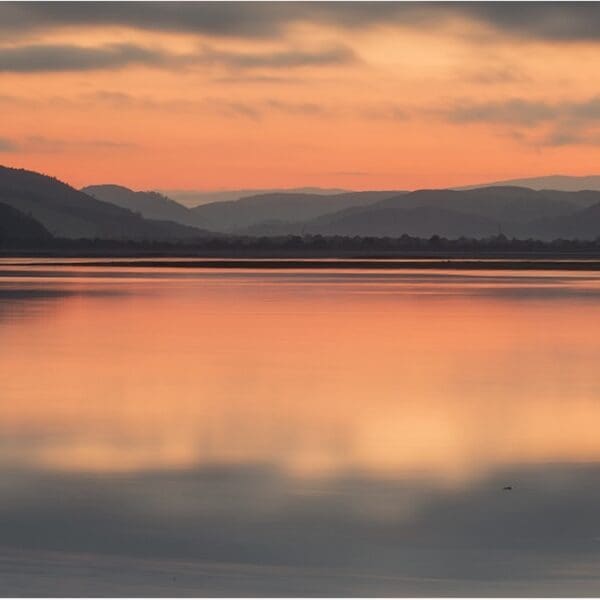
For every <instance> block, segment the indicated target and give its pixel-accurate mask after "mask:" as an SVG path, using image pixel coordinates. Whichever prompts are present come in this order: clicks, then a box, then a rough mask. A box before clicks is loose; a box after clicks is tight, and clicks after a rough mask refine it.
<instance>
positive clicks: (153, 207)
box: [81, 184, 192, 225]
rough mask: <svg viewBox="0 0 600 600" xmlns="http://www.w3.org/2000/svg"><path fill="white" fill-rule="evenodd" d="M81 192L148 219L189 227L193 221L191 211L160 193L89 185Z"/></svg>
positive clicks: (109, 185) (122, 187)
mask: <svg viewBox="0 0 600 600" xmlns="http://www.w3.org/2000/svg"><path fill="white" fill-rule="evenodd" d="M81 191H82V192H83V193H84V194H88V196H92V197H93V198H96V199H97V200H102V201H103V202H110V203H111V204H116V205H117V206H120V207H121V208H127V209H128V210H131V211H133V212H136V213H140V214H141V215H142V216H143V217H145V218H147V219H158V220H165V221H174V222H175V223H181V224H183V225H189V224H190V222H191V220H192V217H191V215H190V210H189V209H188V208H187V207H186V206H182V205H181V204H179V203H178V202H176V201H175V200H171V198H168V197H167V196H163V194H159V193H158V192H135V191H133V190H130V189H129V188H126V187H124V186H122V185H114V184H105V185H89V186H87V187H84V188H82V189H81Z"/></svg>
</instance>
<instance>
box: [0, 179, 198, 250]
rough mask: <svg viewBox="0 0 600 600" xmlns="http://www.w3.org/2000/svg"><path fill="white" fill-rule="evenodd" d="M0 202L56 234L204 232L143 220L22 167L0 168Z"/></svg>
mask: <svg viewBox="0 0 600 600" xmlns="http://www.w3.org/2000/svg"><path fill="white" fill-rule="evenodd" d="M0 202H2V203H4V204H8V205H10V206H12V207H13V208H15V209H17V210H19V211H21V212H22V213H24V214H27V215H30V216H31V217H33V218H34V219H35V220H36V221H38V222H39V223H41V224H42V225H43V226H44V227H45V228H46V229H47V230H48V231H49V232H50V233H51V234H52V235H54V236H57V237H64V238H103V239H125V240H127V239H131V240H170V239H193V238H195V237H199V236H202V235H203V234H205V233H206V232H202V231H200V230H198V229H195V228H193V227H188V226H184V225H180V224H178V223H172V222H170V221H154V220H149V219H144V218H143V217H142V216H140V215H138V214H135V213H133V212H131V211H129V210H127V209H124V208H121V207H119V206H116V205H114V204H111V203H108V202H103V201H101V200H97V199H95V198H92V197H91V196H89V195H87V194H84V193H83V192H80V191H78V190H76V189H75V188H72V187H71V186H69V185H67V184H66V183H62V182H61V181H58V180H57V179H55V178H53V177H48V176H46V175H42V174H40V173H35V172H33V171H27V170H25V169H11V168H9V167H0Z"/></svg>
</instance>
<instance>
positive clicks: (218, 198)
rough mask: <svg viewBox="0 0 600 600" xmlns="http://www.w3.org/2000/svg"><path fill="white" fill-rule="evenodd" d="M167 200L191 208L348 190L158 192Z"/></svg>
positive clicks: (296, 189)
mask: <svg viewBox="0 0 600 600" xmlns="http://www.w3.org/2000/svg"><path fill="white" fill-rule="evenodd" d="M158 191H159V192H160V193H161V194H164V195H165V196H167V197H168V198H172V199H173V200H175V201H176V202H178V203H179V204H183V205H185V206H187V207H190V208H193V207H194V206H199V205H201V204H210V203H212V202H231V201H233V200H239V199H240V198H247V197H249V196H259V195H262V194H314V195H319V196H330V195H333V194H342V193H345V192H348V191H349V190H342V189H337V188H319V187H302V188H291V189H277V188H271V189H264V190H217V191H212V192H207V191H204V190H158Z"/></svg>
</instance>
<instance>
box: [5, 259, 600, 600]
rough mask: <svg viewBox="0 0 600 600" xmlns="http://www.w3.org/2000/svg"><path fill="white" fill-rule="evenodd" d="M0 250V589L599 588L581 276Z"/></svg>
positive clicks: (598, 347)
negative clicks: (113, 261) (182, 261)
mask: <svg viewBox="0 0 600 600" xmlns="http://www.w3.org/2000/svg"><path fill="white" fill-rule="evenodd" d="M0 262H1V264H0V272H1V274H0V531H1V536H0V589H1V592H0V593H2V594H4V595H26V594H36V595H40V594H41V595H52V594H54V595H103V594H104V595H170V596H178V595H179V596H182V595H213V596H214V595H225V596H231V595H246V596H247V595H263V596H264V595H266V596H269V595H321V596H322V595H412V596H414V595H428V596H431V595H457V594H458V595H545V596H548V595H593V596H598V595H600V580H599V577H598V573H599V572H600V569H599V567H600V511H599V510H598V506H599V505H600V435H598V426H599V423H600V371H599V370H598V360H599V358H600V335H599V334H600V326H599V324H600V274H599V273H598V272H591V271H590V272H586V271H578V272H573V273H570V272H568V271H552V272H549V271H544V272H536V271H526V272H523V271H519V272H511V271H497V270H493V271H469V272H464V271H460V272H459V271H451V270H448V271H434V270H423V271H418V270H406V271H394V270H383V271H380V270H377V271H369V270H362V271H361V270H352V269H350V270H348V269H345V270H344V269H340V270H336V269H330V270H324V271H310V270H302V269H298V270H292V271H276V270H264V269H255V270H252V269H241V270H226V271H224V270H219V269H198V268H189V269H187V268H170V267H164V268H148V267H144V266H140V267H118V266H117V267H112V268H108V267H105V268H103V267H92V266H89V265H86V264H85V263H84V262H82V263H81V264H77V262H76V261H73V264H68V265H62V266H53V265H52V264H50V263H51V261H45V264H44V261H42V263H41V264H39V265H37V266H31V265H28V264H27V262H28V261H23V260H20V261H19V260H17V261H14V260H13V261H9V260H4V261H0ZM140 264H142V263H140ZM505 486H511V487H512V488H513V489H512V490H503V487H505Z"/></svg>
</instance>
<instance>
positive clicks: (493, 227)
mask: <svg viewBox="0 0 600 600" xmlns="http://www.w3.org/2000/svg"><path fill="white" fill-rule="evenodd" d="M598 202H600V192H595V191H580V192H561V191H555V190H543V191H535V190H531V189H527V188H520V187H504V186H501V187H488V188H477V189H473V190H460V191H459V190H418V191H415V192H409V193H405V194H400V195H395V196H392V197H389V198H383V199H381V200H379V201H376V202H374V203H373V204H370V205H368V206H363V207H352V208H349V209H345V210H342V211H338V212H336V213H329V214H326V215H322V216H320V217H318V218H315V219H311V220H307V221H305V222H303V223H296V224H285V223H272V222H271V223H263V224H258V225H255V226H253V227H250V228H246V230H245V231H246V233H248V234H253V235H285V234H296V235H298V234H300V233H307V234H320V235H352V236H354V235H356V236H375V237H382V236H383V237H385V236H387V237H399V236H401V235H403V234H407V235H410V236H416V237H429V236H431V235H440V236H443V237H462V236H464V237H472V238H483V237H488V236H490V235H495V234H498V233H501V232H502V233H504V234H505V235H507V236H509V237H513V236H514V237H518V238H529V237H536V236H541V237H540V239H550V236H554V237H564V238H567V239H574V238H581V239H595V238H596V237H597V236H598V235H600V220H598V219H597V218H596V213H595V212H594V211H593V210H591V209H590V207H592V206H594V205H595V204H597V203H598ZM586 211H587V212H586ZM561 224H564V226H563V225H561Z"/></svg>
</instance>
